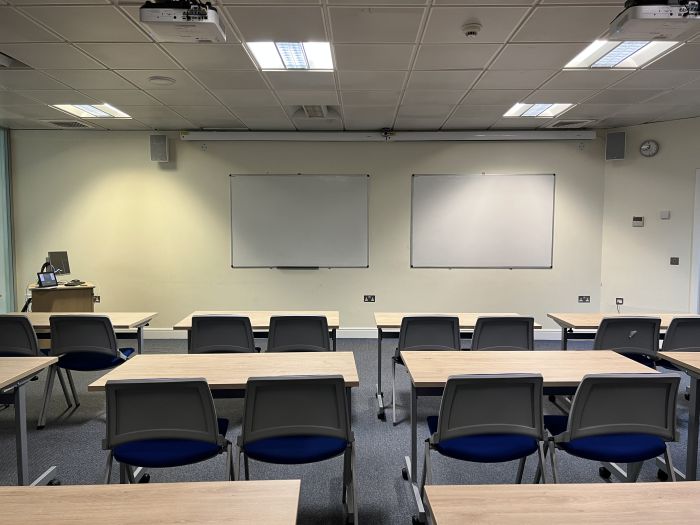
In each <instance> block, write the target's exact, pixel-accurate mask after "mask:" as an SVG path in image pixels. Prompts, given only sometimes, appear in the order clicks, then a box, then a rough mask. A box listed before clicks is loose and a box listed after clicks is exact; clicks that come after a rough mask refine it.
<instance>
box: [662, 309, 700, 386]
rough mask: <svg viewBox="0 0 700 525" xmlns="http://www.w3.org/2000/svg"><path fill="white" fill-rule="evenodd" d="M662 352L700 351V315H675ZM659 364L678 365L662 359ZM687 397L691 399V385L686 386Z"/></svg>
mask: <svg viewBox="0 0 700 525" xmlns="http://www.w3.org/2000/svg"><path fill="white" fill-rule="evenodd" d="M661 351H662V352H700V317H675V318H674V319H673V320H672V321H671V324H670V325H669V326H668V330H666V336H665V337H664V343H663V346H662V347H661ZM659 364H660V365H661V366H663V367H664V368H668V369H670V370H678V367H676V365H674V364H672V363H669V362H668V361H666V360H664V359H661V360H660V362H659ZM685 398H686V399H690V387H686V391H685Z"/></svg>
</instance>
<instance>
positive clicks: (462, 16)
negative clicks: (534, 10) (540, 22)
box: [423, 6, 527, 44]
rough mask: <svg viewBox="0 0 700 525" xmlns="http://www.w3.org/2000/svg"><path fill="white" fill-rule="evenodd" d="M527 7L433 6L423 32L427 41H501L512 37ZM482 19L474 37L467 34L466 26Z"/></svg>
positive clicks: (443, 42) (433, 42)
mask: <svg viewBox="0 0 700 525" xmlns="http://www.w3.org/2000/svg"><path fill="white" fill-rule="evenodd" d="M525 13H527V8H524V7H523V8H519V7H512V6H510V7H433V8H432V9H431V11H430V18H429V19H428V24H427V26H426V29H425V33H424V35H423V43H431V44H452V43H456V44H464V43H466V42H469V43H476V44H478V43H490V42H494V43H500V42H505V41H506V40H507V39H508V35H510V34H511V33H512V32H513V30H514V29H515V28H516V26H517V25H518V23H519V22H520V20H521V19H522V18H523V16H524V15H525ZM468 22H479V23H480V24H481V26H482V27H481V29H480V30H479V33H478V34H477V35H476V36H474V37H469V38H467V37H466V36H465V35H464V31H463V30H462V26H463V25H464V24H465V23H468Z"/></svg>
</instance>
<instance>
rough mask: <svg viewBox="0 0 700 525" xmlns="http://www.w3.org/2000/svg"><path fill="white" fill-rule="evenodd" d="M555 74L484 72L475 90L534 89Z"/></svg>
mask: <svg viewBox="0 0 700 525" xmlns="http://www.w3.org/2000/svg"><path fill="white" fill-rule="evenodd" d="M554 73H555V72H554V71H547V70H544V71H543V70H541V69H528V70H521V71H515V70H513V71H510V70H509V71H486V72H485V73H484V74H483V76H482V77H481V78H480V79H479V82H477V83H476V86H474V87H475V88H476V89H504V88H508V89H535V88H537V87H539V86H540V84H542V83H543V82H544V81H545V80H547V79H548V78H549V77H551V76H552V75H553V74H554Z"/></svg>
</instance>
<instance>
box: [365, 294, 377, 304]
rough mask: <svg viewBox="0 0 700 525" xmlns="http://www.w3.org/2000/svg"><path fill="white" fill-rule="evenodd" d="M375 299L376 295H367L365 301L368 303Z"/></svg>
mask: <svg viewBox="0 0 700 525" xmlns="http://www.w3.org/2000/svg"><path fill="white" fill-rule="evenodd" d="M374 301H375V296H374V295H365V302H366V303H373V302H374Z"/></svg>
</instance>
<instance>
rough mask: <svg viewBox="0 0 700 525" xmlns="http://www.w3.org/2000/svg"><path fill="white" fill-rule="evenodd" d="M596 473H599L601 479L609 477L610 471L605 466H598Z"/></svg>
mask: <svg viewBox="0 0 700 525" xmlns="http://www.w3.org/2000/svg"><path fill="white" fill-rule="evenodd" d="M598 474H600V477H601V478H603V479H610V476H611V474H612V473H611V472H610V471H609V470H608V469H607V468H605V467H599V468H598Z"/></svg>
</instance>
